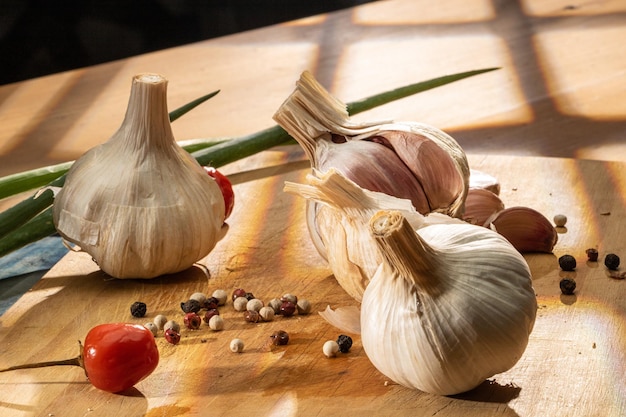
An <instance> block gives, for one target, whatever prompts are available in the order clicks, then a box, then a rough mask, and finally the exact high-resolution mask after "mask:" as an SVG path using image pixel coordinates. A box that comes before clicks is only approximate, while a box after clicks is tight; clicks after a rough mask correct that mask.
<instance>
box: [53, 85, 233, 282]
mask: <svg viewBox="0 0 626 417" xmlns="http://www.w3.org/2000/svg"><path fill="white" fill-rule="evenodd" d="M166 93H167V80H166V79H165V78H163V77H162V76H160V75H157V74H140V75H137V76H135V77H134V78H133V83H132V88H131V93H130V98H129V102H128V108H127V111H126V116H125V118H124V121H123V122H122V125H121V127H120V128H119V130H118V131H117V132H116V133H115V134H113V136H112V137H111V138H110V139H109V140H108V141H107V142H105V143H103V144H101V145H99V146H96V147H94V148H92V149H90V150H89V151H87V152H86V153H85V154H84V155H83V156H82V157H80V158H79V159H78V160H77V161H76V162H75V163H74V164H73V166H72V168H71V169H70V171H69V172H68V174H67V179H66V181H65V185H64V186H63V188H62V189H61V191H60V192H59V193H58V195H57V196H56V198H55V202H54V214H53V219H54V224H55V226H56V228H57V231H58V232H59V234H60V235H61V236H62V237H63V238H64V239H65V240H67V241H69V242H72V243H74V244H76V245H78V246H79V247H80V249H81V250H83V251H85V252H87V253H89V254H90V255H91V256H92V257H93V259H94V260H95V261H96V262H97V263H98V265H99V266H100V268H101V269H102V270H103V271H104V272H106V273H107V274H109V275H111V276H113V277H117V278H153V277H156V276H159V275H162V274H168V273H174V272H178V271H182V270H185V269H187V268H189V267H190V266H192V265H193V264H194V263H195V262H197V261H198V260H200V259H201V258H203V257H204V256H206V255H207V254H208V253H209V252H210V251H211V250H212V249H213V247H214V246H215V244H216V243H217V241H218V240H219V239H220V238H221V236H222V234H223V233H224V231H225V230H226V228H225V227H224V228H223V218H224V200H223V197H222V194H221V192H220V189H219V186H218V185H217V184H216V183H215V181H214V180H213V179H212V178H210V177H209V175H207V173H206V172H205V171H204V169H203V168H202V167H201V166H200V165H199V164H198V163H197V162H196V161H195V159H193V158H192V157H191V155H189V154H188V153H187V152H185V151H184V150H183V149H182V148H181V147H180V146H178V144H177V143H176V141H175V140H174V136H173V134H172V129H171V126H170V121H169V116H168V112H167V100H166V95H167V94H166Z"/></svg>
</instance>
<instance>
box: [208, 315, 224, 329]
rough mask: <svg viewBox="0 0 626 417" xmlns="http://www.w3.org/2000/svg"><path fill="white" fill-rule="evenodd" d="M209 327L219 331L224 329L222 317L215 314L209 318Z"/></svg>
mask: <svg viewBox="0 0 626 417" xmlns="http://www.w3.org/2000/svg"><path fill="white" fill-rule="evenodd" d="M209 328H210V329H211V330H213V331H216V332H219V331H220V330H223V329H224V319H223V318H222V317H220V315H219V314H218V315H215V316H213V317H211V320H209Z"/></svg>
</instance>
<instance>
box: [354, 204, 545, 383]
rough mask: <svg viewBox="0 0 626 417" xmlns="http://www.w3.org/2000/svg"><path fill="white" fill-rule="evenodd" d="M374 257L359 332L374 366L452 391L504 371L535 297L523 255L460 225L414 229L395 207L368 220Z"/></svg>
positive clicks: (528, 327)
mask: <svg viewBox="0 0 626 417" xmlns="http://www.w3.org/2000/svg"><path fill="white" fill-rule="evenodd" d="M370 228H371V233H372V235H373V236H374V237H375V240H376V243H377V245H378V247H379V248H380V250H381V253H382V256H383V259H384V260H383V262H382V263H381V266H380V268H379V269H378V270H377V272H376V274H375V275H374V276H373V277H372V279H371V281H370V283H369V285H368V287H367V288H366V289H365V292H364V294H363V302H362V304H361V340H362V344H363V348H364V349H365V352H366V354H367V356H368V358H369V359H370V360H371V361H372V363H373V364H374V366H375V367H376V368H377V369H378V370H379V371H380V372H382V373H383V374H384V375H386V376H387V377H389V378H391V379H392V380H394V381H395V382H397V383H399V384H402V385H404V386H407V387H411V388H416V389H419V390H421V391H425V392H429V393H432V394H440V395H453V394H458V393H461V392H465V391H468V390H470V389H473V388H475V387H476V386H478V385H480V384H481V383H482V382H483V381H484V380H485V379H486V378H489V377H491V376H493V375H495V374H498V373H501V372H504V371H506V370H508V369H510V368H511V367H512V366H513V365H515V363H517V361H518V360H519V359H520V358H521V356H522V354H523V353H524V351H525V349H526V346H527V344H528V340H529V335H530V333H531V331H532V328H533V325H534V322H535V317H536V311H537V301H536V297H535V294H534V291H533V289H532V281H531V276H530V270H529V269H528V265H527V264H526V262H525V260H524V258H523V257H522V256H521V255H520V254H519V252H517V251H516V250H515V249H514V248H513V247H512V246H511V245H510V244H509V243H508V242H507V241H506V239H504V238H503V237H502V236H500V235H498V234H497V233H495V232H493V231H491V230H489V229H486V228H484V227H480V226H474V225H470V224H466V223H465V224H436V225H429V226H425V227H422V228H420V229H418V230H417V233H416V232H415V231H414V230H413V228H412V227H411V226H410V225H409V223H408V222H407V221H406V219H405V218H404V217H403V216H402V214H401V213H399V212H394V211H381V212H379V213H377V214H375V215H374V216H373V217H372V219H371V221H370Z"/></svg>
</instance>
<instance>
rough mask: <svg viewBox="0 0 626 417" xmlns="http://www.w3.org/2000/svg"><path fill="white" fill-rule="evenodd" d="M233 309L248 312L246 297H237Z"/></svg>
mask: <svg viewBox="0 0 626 417" xmlns="http://www.w3.org/2000/svg"><path fill="white" fill-rule="evenodd" d="M233 307H234V308H235V310H237V311H246V310H247V309H248V299H247V298H246V297H237V298H235V300H234V301H233Z"/></svg>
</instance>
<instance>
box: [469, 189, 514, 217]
mask: <svg viewBox="0 0 626 417" xmlns="http://www.w3.org/2000/svg"><path fill="white" fill-rule="evenodd" d="M502 210H504V203H503V202H502V200H500V197H498V196H497V195H496V194H494V193H493V192H491V191H489V190H488V189H486V188H470V189H469V191H468V192H467V198H466V199H465V211H464V212H463V217H462V218H463V220H465V221H466V222H468V223H471V224H476V225H478V226H483V225H485V223H486V222H487V220H489V219H490V218H491V217H492V216H493V215H494V214H496V213H498V212H500V211H502Z"/></svg>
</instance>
